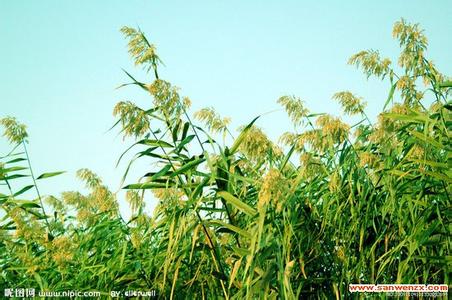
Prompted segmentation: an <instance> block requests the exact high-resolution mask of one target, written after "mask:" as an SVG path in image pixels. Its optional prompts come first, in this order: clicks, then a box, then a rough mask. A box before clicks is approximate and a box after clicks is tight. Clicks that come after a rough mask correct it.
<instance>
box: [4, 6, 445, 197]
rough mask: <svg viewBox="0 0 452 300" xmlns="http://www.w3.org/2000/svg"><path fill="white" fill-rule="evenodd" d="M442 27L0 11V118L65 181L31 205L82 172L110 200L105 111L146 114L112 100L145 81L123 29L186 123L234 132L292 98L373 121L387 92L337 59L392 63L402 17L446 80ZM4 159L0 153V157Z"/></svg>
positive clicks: (146, 9)
mask: <svg viewBox="0 0 452 300" xmlns="http://www.w3.org/2000/svg"><path fill="white" fill-rule="evenodd" d="M451 16H452V2H451V1H425V0H424V1H212V0H211V1H111V0H109V1H106V0H104V1H88V0H85V1H63V0H54V1H50V0H41V1H31V0H28V1H24V0H2V1H0V37H1V39H2V41H1V44H0V46H1V47H0V67H1V69H0V117H4V116H7V115H11V116H15V117H17V118H18V119H19V120H20V121H22V122H24V123H26V124H27V125H28V128H29V133H30V136H31V137H30V145H29V150H30V154H31V158H32V161H33V164H34V168H35V169H36V173H40V172H44V171H55V170H66V171H68V173H67V174H65V175H62V176H60V177H58V178H54V179H49V180H48V181H47V182H45V183H43V184H42V186H41V189H42V190H43V191H44V193H54V194H58V193H59V192H61V191H64V190H70V189H79V187H80V184H78V182H77V181H75V180H74V173H75V170H77V169H79V168H82V167H88V168H90V169H92V170H93V171H95V172H97V173H98V174H99V175H101V176H102V177H103V178H104V179H105V182H106V183H107V184H108V185H109V186H110V187H111V188H112V189H114V190H117V189H118V188H119V181H120V178H121V175H122V173H123V171H124V165H121V166H120V168H118V169H115V168H114V165H115V161H116V159H117V158H118V156H119V155H120V153H121V151H122V150H123V149H125V147H126V144H124V143H122V139H121V138H120V137H118V136H116V132H117V131H116V132H109V133H106V131H107V129H108V128H109V127H110V126H111V125H112V124H113V122H114V119H113V117H112V114H111V112H112V108H113V106H114V104H115V103H116V102H118V101H119V100H133V101H135V102H136V103H138V104H140V105H143V106H146V105H149V104H150V103H151V99H150V98H148V96H147V95H145V94H143V93H141V92H140V91H137V90H136V89H134V88H125V89H121V90H116V89H115V87H116V86H118V85H119V84H121V83H123V82H127V81H128V80H127V78H126V76H125V75H124V74H123V73H122V71H121V68H124V69H126V70H128V71H130V72H131V73H132V74H135V75H136V76H137V77H138V78H140V79H142V80H143V81H145V80H146V77H145V74H144V73H143V72H142V71H141V70H139V69H136V68H134V67H133V64H132V62H131V60H130V59H129V56H128V54H127V49H126V41H125V40H124V39H123V37H122V36H121V34H120V33H119V29H120V28H121V27H122V26H123V25H128V26H132V27H134V26H139V27H140V28H141V29H142V30H143V31H144V32H145V33H146V34H147V36H148V39H149V40H150V41H152V42H153V43H155V44H156V46H157V49H158V53H159V55H160V56H161V58H162V59H163V61H164V62H165V64H166V67H165V68H163V69H161V71H160V73H161V76H162V77H163V78H164V79H167V80H169V81H171V82H172V83H173V84H175V85H177V86H179V87H180V88H181V93H182V94H183V95H186V96H189V97H190V98H191V99H192V101H193V111H196V110H197V109H199V108H201V107H205V106H213V107H215V109H217V111H218V112H219V113H221V114H222V115H223V116H230V117H232V119H233V125H232V128H233V129H235V128H237V127H238V126H239V125H242V124H243V123H247V122H248V121H249V120H251V119H252V118H253V117H255V116H257V115H259V114H261V113H264V112H267V111H270V110H273V109H276V108H278V105H277V104H276V100H277V98H278V97H279V96H281V95H284V94H293V95H297V96H300V97H301V98H302V99H303V100H304V101H305V102H306V104H307V106H308V107H310V108H311V110H312V111H315V112H329V113H333V114H339V111H338V106H337V105H336V104H335V103H333V102H332V101H331V95H332V94H333V93H335V92H337V91H341V90H351V91H353V92H355V93H357V94H358V95H361V96H363V97H364V98H365V100H367V101H368V103H369V108H368V112H369V115H370V116H371V117H374V116H375V115H376V114H377V112H378V111H379V109H381V107H382V106H383V103H384V99H385V98H386V93H387V90H388V86H387V84H382V83H379V82H378V81H375V80H369V81H367V80H366V78H365V77H364V75H362V73H361V72H360V71H359V70H356V69H355V68H354V67H351V66H348V65H347V64H346V62H347V59H348V58H349V57H350V56H351V55H352V54H354V53H356V52H358V51H360V50H364V49H370V48H372V49H379V50H380V51H381V54H382V55H383V56H388V57H390V58H392V59H394V58H396V57H397V54H398V45H397V42H396V41H394V40H393V39H392V37H391V30H392V25H393V23H394V22H395V21H397V20H399V19H400V18H401V17H404V18H406V19H407V20H408V21H409V22H418V23H420V24H421V26H422V27H423V28H424V29H425V32H426V35H427V36H428V38H429V43H430V46H429V51H428V56H429V57H431V58H432V59H433V60H434V61H435V62H436V64H437V66H438V67H439V69H440V70H441V71H442V72H443V73H446V74H447V75H449V76H450V75H451V71H452V64H451V60H450V49H452V42H451V38H450V36H451V35H450V33H451V31H452V26H451V25H452V23H451ZM149 79H151V78H150V77H149ZM258 125H259V126H262V127H263V128H265V129H266V130H267V131H268V133H269V134H270V136H272V137H277V136H278V135H279V134H281V133H282V132H284V131H286V130H288V129H290V127H289V125H288V122H287V120H286V118H285V114H284V113H283V112H276V113H272V114H269V115H267V116H265V117H264V118H262V119H261V120H260V121H259V124H258ZM6 150H7V147H6V144H5V143H4V142H3V141H2V142H0V153H4V152H6ZM146 168H147V166H146V165H141V166H140V167H139V170H137V172H138V173H136V174H141V173H140V172H141V170H145V169H146ZM133 181H134V180H133V178H130V181H129V182H133ZM151 206H152V205H151Z"/></svg>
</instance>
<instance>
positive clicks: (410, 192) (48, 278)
mask: <svg viewBox="0 0 452 300" xmlns="http://www.w3.org/2000/svg"><path fill="white" fill-rule="evenodd" d="M122 32H123V33H124V34H125V36H126V37H127V38H128V40H129V52H130V53H131V55H132V57H133V58H134V60H135V63H136V64H137V65H139V66H142V67H144V68H145V69H147V70H152V71H153V74H154V76H155V77H156V78H155V80H154V81H153V82H151V83H143V82H139V81H137V80H135V79H134V78H133V77H132V76H131V75H130V74H128V73H127V75H128V76H129V78H131V79H132V80H133V82H132V83H133V84H134V85H137V86H139V87H141V88H142V89H143V91H144V92H145V93H147V95H149V96H151V97H152V98H153V106H152V107H147V108H140V107H138V106H136V105H135V104H133V103H132V102H120V103H119V104H118V105H117V106H116V107H115V109H114V115H115V116H117V117H118V123H117V124H119V125H120V126H121V129H122V132H123V134H124V136H132V137H135V138H136V139H137V142H136V144H135V145H139V146H140V147H141V148H140V152H138V153H137V155H136V158H135V159H134V160H133V161H132V162H133V163H140V158H141V157H147V158H151V159H153V160H154V162H155V164H153V165H152V166H153V167H152V168H150V169H149V171H148V173H146V174H144V176H143V177H142V178H141V179H140V181H139V182H136V183H131V184H129V185H126V186H125V187H124V188H125V189H127V190H128V192H127V195H126V199H117V197H116V195H115V193H112V192H111V191H109V190H108V189H107V187H105V186H104V185H103V184H102V181H101V179H100V178H99V177H98V176H97V175H95V174H93V173H92V172H91V171H89V170H87V169H83V170H80V171H79V172H78V173H77V176H78V177H79V178H80V179H81V180H83V181H84V182H85V183H86V187H87V188H88V194H82V193H79V192H65V193H63V194H62V195H61V196H60V197H48V198H47V199H46V200H47V201H46V202H47V203H48V206H47V207H46V208H45V207H43V206H42V203H41V202H39V201H38V200H32V201H27V200H23V198H22V197H21V195H22V194H23V193H24V192H25V191H27V190H28V189H31V188H35V189H36V192H39V189H38V188H37V185H36V181H37V180H40V179H44V178H46V177H50V176H54V175H57V174H58V172H57V173H46V174H43V175H41V176H39V177H37V178H35V177H34V176H32V177H33V182H34V183H33V185H30V186H26V187H24V188H23V189H19V190H13V189H12V187H11V184H10V183H11V182H12V181H14V180H15V179H16V178H18V177H22V176H25V175H29V174H30V171H31V169H29V168H30V166H28V167H22V165H23V162H26V161H28V162H29V157H28V156H24V154H21V150H20V149H19V148H17V147H16V148H15V151H13V152H11V153H9V154H8V155H7V156H5V157H2V158H1V164H0V182H1V183H2V186H1V188H2V190H1V192H2V194H0V205H1V206H0V207H1V208H2V210H3V214H2V215H1V216H2V221H1V223H0V226H1V227H0V238H1V240H0V287H11V288H14V287H35V288H37V289H40V290H52V291H56V290H68V289H71V290H99V291H103V292H104V293H105V295H108V292H109V291H110V290H117V291H118V290H126V289H127V290H130V289H135V290H149V289H155V290H156V291H157V293H158V294H159V295H160V296H162V298H178V299H186V298H188V299H189V298H193V299H211V298H213V299H215V298H225V299H265V298H270V299H297V298H308V299H314V298H320V299H331V298H337V299H339V298H344V297H348V296H350V295H349V294H348V284H350V283H388V284H390V283H422V284H427V283H429V284H432V283H449V282H450V277H449V276H450V270H451V260H450V246H451V239H450V236H451V232H450V222H451V219H450V218H451V215H450V207H451V201H450V193H451V181H452V180H451V171H450V170H451V169H452V168H451V165H450V156H451V154H450V153H451V152H450V150H451V144H450V132H449V130H450V129H451V121H452V118H451V108H452V105H451V103H450V102H449V100H448V97H449V95H450V88H451V83H450V81H446V80H445V76H443V75H441V74H440V73H439V71H438V70H437V69H436V68H435V66H434V65H433V63H432V62H431V61H430V60H428V59H427V58H426V47H427V39H426V37H425V36H424V34H423V32H422V30H421V29H420V28H419V26H418V25H410V24H407V23H406V22H405V21H404V20H401V21H400V22H397V23H396V24H395V26H394V37H395V38H396V39H397V40H398V41H399V43H400V47H401V54H400V57H399V59H398V63H399V67H400V68H401V70H402V71H401V73H400V74H399V73H396V71H394V69H393V66H392V63H391V60H389V59H387V58H384V59H382V58H380V54H379V52H378V51H374V50H368V51H362V52H359V53H358V54H356V55H353V56H352V57H351V59H350V60H349V63H350V64H353V65H356V66H358V67H359V68H361V69H362V70H363V71H364V73H365V75H366V76H368V77H369V76H375V77H377V78H381V79H382V80H388V81H389V83H390V85H391V89H390V90H389V91H388V98H387V99H384V100H383V101H382V103H381V106H382V107H383V112H382V113H381V114H380V115H379V116H378V118H377V121H376V122H375V123H372V122H371V121H370V120H369V118H368V117H367V116H366V115H365V102H364V100H363V99H362V98H360V97H359V96H356V95H354V94H353V93H352V92H349V91H341V92H338V93H336V94H334V95H333V99H334V100H336V101H338V102H339V103H340V104H341V106H342V108H343V110H344V112H345V113H346V114H349V115H355V116H358V117H360V118H362V120H360V121H359V122H358V124H350V125H349V124H347V123H345V122H344V121H342V120H341V119H339V118H338V117H335V116H331V115H327V114H311V113H310V112H309V111H308V109H307V108H306V106H305V104H304V103H303V102H302V101H301V100H300V99H299V98H298V97H295V96H283V97H281V98H279V100H278V103H279V104H281V105H282V106H283V108H284V109H285V110H286V111H287V114H288V117H289V118H290V119H291V120H292V122H293V125H294V131H293V132H292V131H288V132H286V133H285V134H284V135H283V136H281V138H280V145H278V144H277V143H275V142H273V141H271V140H270V139H269V138H268V137H267V135H266V134H265V133H264V132H263V130H262V129H260V128H259V127H258V126H257V125H256V122H266V121H267V120H268V119H266V118H269V117H262V118H261V119H257V120H256V119H255V120H253V121H252V122H251V123H250V124H248V125H246V126H243V127H241V128H240V134H238V135H237V137H235V138H234V137H233V136H232V134H231V132H230V131H229V129H228V125H229V119H227V118H221V117H220V116H219V115H218V114H217V113H216V112H215V111H214V110H213V109H212V108H206V109H202V110H201V111H199V112H197V113H195V118H196V119H198V120H199V121H201V122H203V123H204V126H205V130H204V129H203V128H202V127H200V126H199V125H197V124H195V123H194V122H193V121H192V119H191V118H190V117H189V113H188V112H187V110H188V109H189V107H190V101H189V100H188V98H183V97H181V96H180V95H179V90H178V89H177V88H175V87H174V86H171V84H170V83H169V82H167V81H164V80H162V79H160V78H159V77H158V66H159V63H160V59H159V58H158V56H157V54H156V48H155V46H153V45H151V44H149V42H148V41H147V39H146V38H145V36H144V35H143V33H142V32H140V31H139V30H135V29H132V28H127V27H125V28H123V29H122ZM419 82H423V83H424V86H423V87H420V86H419ZM126 85H127V84H126ZM150 103H151V102H150ZM1 124H2V125H3V126H4V127H5V136H6V137H7V139H9V141H10V142H11V143H12V144H13V145H14V146H16V145H17V144H19V146H20V144H22V146H23V147H25V143H21V142H22V141H23V139H24V138H26V137H27V134H26V132H25V127H24V126H23V125H20V124H17V123H16V122H15V120H14V119H12V118H5V119H3V120H2V121H1ZM226 133H228V134H230V135H231V137H232V139H233V142H232V144H231V145H230V146H225V145H224V144H225V141H226V139H225V135H226ZM210 134H212V136H210ZM218 134H222V135H223V144H220V143H217V142H216V138H217V136H216V135H218ZM132 162H131V163H132ZM146 164H147V165H148V162H146ZM31 175H32V174H31ZM126 175H127V172H126ZM126 175H125V177H124V178H125V180H127V178H126ZM35 179H36V180H35ZM148 190H151V192H152V194H151V193H150V191H148ZM149 194H151V195H153V197H154V199H157V200H158V201H159V204H158V206H157V208H156V210H155V212H154V214H153V215H152V216H149V215H146V213H145V212H144V210H143V208H144V205H145V202H146V199H148V198H147V197H148V196H149ZM38 196H39V194H38ZM39 199H40V196H39ZM118 201H127V202H128V203H129V204H130V206H131V210H132V213H133V216H132V219H131V220H130V221H129V222H127V221H125V220H123V219H122V217H121V215H120V214H119V211H118ZM49 208H51V209H50V210H49ZM46 209H47V212H46Z"/></svg>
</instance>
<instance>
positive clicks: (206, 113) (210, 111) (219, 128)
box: [194, 107, 231, 133]
mask: <svg viewBox="0 0 452 300" xmlns="http://www.w3.org/2000/svg"><path fill="white" fill-rule="evenodd" d="M194 116H195V118H196V119H198V120H200V121H202V122H204V124H205V125H206V126H207V128H208V129H209V130H210V131H211V132H212V133H217V132H226V130H227V127H228V125H229V123H231V119H230V118H221V117H220V115H219V114H218V113H217V112H216V111H215V109H214V108H213V107H206V108H203V109H201V110H199V111H197V112H195V115H194Z"/></svg>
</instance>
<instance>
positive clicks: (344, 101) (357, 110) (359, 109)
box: [333, 91, 366, 115]
mask: <svg viewBox="0 0 452 300" xmlns="http://www.w3.org/2000/svg"><path fill="white" fill-rule="evenodd" d="M333 99H334V100H337V101H338V102H339V103H340V104H341V105H342V109H343V110H344V112H345V113H346V114H348V115H356V114H362V113H363V112H364V108H365V107H366V103H365V102H363V101H362V98H360V97H357V96H355V95H353V94H352V93H351V92H349V91H344V92H338V93H336V94H334V95H333Z"/></svg>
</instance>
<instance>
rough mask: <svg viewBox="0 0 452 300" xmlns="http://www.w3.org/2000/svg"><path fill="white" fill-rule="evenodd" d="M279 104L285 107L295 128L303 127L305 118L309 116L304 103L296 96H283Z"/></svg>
mask: <svg viewBox="0 0 452 300" xmlns="http://www.w3.org/2000/svg"><path fill="white" fill-rule="evenodd" d="M278 103H279V104H281V105H282V106H284V109H285V110H286V112H287V114H288V115H289V117H290V119H291V120H292V122H293V123H294V125H295V126H299V125H301V124H302V120H303V118H304V117H306V116H307V115H308V114H309V111H308V110H307V109H306V108H305V106H304V104H303V101H302V100H301V99H300V98H297V97H295V96H282V97H280V98H279V99H278Z"/></svg>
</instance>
